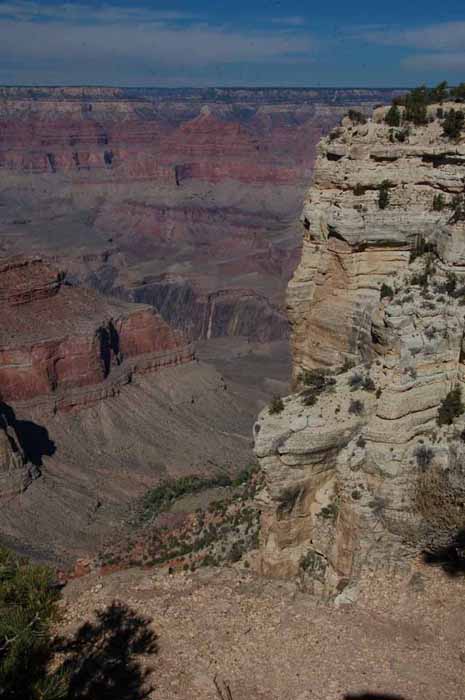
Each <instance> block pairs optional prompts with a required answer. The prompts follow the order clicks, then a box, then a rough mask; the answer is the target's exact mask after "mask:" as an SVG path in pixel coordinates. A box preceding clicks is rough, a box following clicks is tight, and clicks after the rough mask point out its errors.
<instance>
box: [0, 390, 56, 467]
mask: <svg viewBox="0 0 465 700" xmlns="http://www.w3.org/2000/svg"><path fill="white" fill-rule="evenodd" d="M1 412H2V414H3V415H4V416H5V418H6V420H7V423H8V425H11V427H12V428H14V430H15V432H16V435H17V436H18V440H19V444H20V445H21V448H22V450H23V452H24V454H25V457H26V459H27V461H28V462H30V463H31V464H33V465H34V466H36V467H41V466H42V458H43V457H51V456H52V455H53V454H55V452H56V445H55V443H54V442H53V440H51V439H50V436H49V434H48V430H47V429H46V428H44V427H43V426H42V425H39V424H38V423H34V422H33V421H30V420H19V419H18V418H16V414H15V412H14V410H13V409H12V408H11V406H8V405H7V404H4V403H2V404H1Z"/></svg>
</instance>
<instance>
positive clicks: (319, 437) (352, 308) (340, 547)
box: [255, 104, 465, 600]
mask: <svg viewBox="0 0 465 700" xmlns="http://www.w3.org/2000/svg"><path fill="white" fill-rule="evenodd" d="M452 107H456V105H452V104H444V105H441V108H442V110H443V112H446V111H447V110H448V109H450V108H452ZM438 109H439V105H431V106H430V107H429V108H428V117H429V121H428V123H427V124H426V125H423V126H414V125H412V124H409V125H406V124H404V125H402V127H399V128H391V127H389V126H388V125H387V124H386V122H385V121H384V117H385V113H386V109H385V108H380V109H377V110H375V111H374V113H373V118H372V119H370V120H369V121H368V123H366V124H356V123H353V122H352V121H351V120H350V119H348V118H345V119H344V120H343V122H342V126H341V127H340V128H338V129H337V130H335V131H333V132H332V133H331V134H330V136H329V137H328V138H326V139H323V141H322V142H321V143H320V146H319V156H318V159H317V163H316V167H315V175H314V181H313V184H312V187H311V189H310V191H309V193H308V195H307V198H306V201H305V206H304V210H303V216H302V221H303V227H304V235H303V250H302V258H301V262H300V264H299V266H298V268H297V270H296V273H295V275H294V277H293V279H292V281H291V283H290V285H289V289H288V308H289V315H290V319H291V323H292V351H293V358H294V370H293V374H294V385H295V393H294V394H292V395H291V396H288V397H287V398H285V399H284V404H283V410H282V411H281V412H279V406H278V412H276V413H274V414H271V413H270V411H269V410H268V409H265V410H264V411H263V412H262V414H261V415H260V417H259V419H258V421H257V423H256V425H255V449H256V454H257V456H258V457H259V459H260V462H261V464H262V466H263V468H264V471H265V474H266V489H265V491H264V493H263V494H262V500H263V503H264V517H263V525H264V535H263V546H262V556H261V566H262V569H263V571H264V572H266V573H270V574H275V575H297V574H298V575H300V576H302V577H305V578H308V579H309V580H311V581H312V583H313V585H314V587H315V588H316V589H318V590H319V591H321V592H325V593H328V594H332V595H337V594H340V597H341V600H342V599H350V596H351V595H352V593H351V591H352V589H353V587H354V586H355V585H356V582H357V580H358V579H359V577H360V575H361V572H362V571H363V570H364V569H367V568H369V569H373V568H377V567H385V566H391V565H400V566H404V565H405V563H406V562H407V561H408V555H410V554H412V552H415V551H417V548H418V547H420V546H422V545H424V542H425V538H429V537H430V536H434V533H435V531H437V530H441V528H443V526H444V530H447V527H446V526H445V520H448V523H449V525H448V527H449V528H450V532H453V531H454V526H458V524H459V523H460V504H459V503H458V502H453V504H452V506H451V504H450V503H449V506H450V507H449V511H448V513H447V514H445V513H444V512H442V513H441V512H440V510H441V508H440V507H439V508H436V506H434V507H433V506H431V507H428V505H427V504H428V498H430V497H431V490H433V491H434V493H433V496H434V494H436V496H437V498H433V501H434V500H435V501H436V504H437V502H438V501H440V500H441V499H442V498H445V500H447V498H446V491H447V492H449V494H450V493H451V491H453V484H452V482H453V481H454V480H455V483H456V487H457V488H456V491H455V493H460V492H461V489H462V487H463V483H465V482H464V479H465V475H464V474H463V472H462V467H461V459H462V456H463V453H464V445H463V439H462V437H461V430H462V428H463V418H462V417H460V416H459V417H457V418H456V419H455V420H452V419H451V420H450V423H451V424H450V425H449V424H447V423H448V422H449V421H448V420H447V421H445V423H446V424H443V425H438V409H439V408H440V405H441V402H442V401H443V400H444V399H445V397H446V396H447V395H449V392H450V391H451V390H452V389H454V388H455V389H457V388H458V389H460V388H461V387H462V385H463V382H464V378H465V372H464V370H465V367H464V355H463V337H464V329H465V321H464V316H465V306H464V302H465V256H464V251H465V248H464V243H465V213H464V212H465V210H464V208H463V193H464V191H465V138H464V137H463V135H462V138H459V139H458V140H456V141H451V140H450V139H449V138H447V137H446V136H445V135H444V132H443V128H442V124H441V119H440V118H439V116H438V115H441V112H438ZM382 191H385V192H387V201H386V196H385V195H383V197H384V201H383V198H382V196H381V192H382ZM450 398H451V397H450V395H449V399H448V400H450ZM456 413H457V414H459V413H460V409H459V410H458V411H456ZM439 422H440V423H444V421H441V420H440V421H439ZM434 484H435V486H434ZM432 485H433V486H432ZM428 488H429V489H430V492H429V493H428ZM441 490H442V493H439V492H440V491H441ZM459 500H460V499H459ZM462 500H463V499H462ZM452 501H453V499H452ZM456 501H457V499H456ZM429 502H430V503H431V498H430V501H429ZM462 507H463V503H462ZM454 509H455V510H454ZM441 519H442V520H441ZM343 591H344V592H343Z"/></svg>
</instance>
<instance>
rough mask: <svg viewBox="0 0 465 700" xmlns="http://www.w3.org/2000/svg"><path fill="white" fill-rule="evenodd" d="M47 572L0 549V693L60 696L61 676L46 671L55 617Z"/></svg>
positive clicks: (8, 697) (44, 698) (4, 698)
mask: <svg viewBox="0 0 465 700" xmlns="http://www.w3.org/2000/svg"><path fill="white" fill-rule="evenodd" d="M53 584H54V581H53V574H52V572H51V571H50V570H49V569H48V568H47V567H44V566H35V565H32V564H30V563H28V562H27V561H25V560H23V559H19V558H18V557H16V556H15V555H14V554H12V553H11V552H8V551H7V550H6V549H3V548H0V698H1V700H13V699H14V700H19V698H21V700H62V699H63V698H65V697H66V693H67V684H66V678H65V677H64V676H63V675H62V674H60V673H53V672H49V670H48V665H49V662H50V659H51V655H52V652H51V649H52V645H51V632H50V628H51V624H52V622H53V621H54V620H56V619H57V614H58V608H57V602H58V592H57V590H56V587H55V586H54V585H53Z"/></svg>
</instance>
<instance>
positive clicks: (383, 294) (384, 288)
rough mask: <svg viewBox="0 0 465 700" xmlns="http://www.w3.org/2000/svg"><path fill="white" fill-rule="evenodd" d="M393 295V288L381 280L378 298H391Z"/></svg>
mask: <svg viewBox="0 0 465 700" xmlns="http://www.w3.org/2000/svg"><path fill="white" fill-rule="evenodd" d="M393 297H394V290H393V289H392V287H390V286H389V285H388V284H386V283H385V282H383V284H382V285H381V289H380V298H381V299H393Z"/></svg>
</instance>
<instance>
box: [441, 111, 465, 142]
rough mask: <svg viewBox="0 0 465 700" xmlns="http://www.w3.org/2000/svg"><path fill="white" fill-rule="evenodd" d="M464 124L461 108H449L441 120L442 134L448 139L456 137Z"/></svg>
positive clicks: (464, 117)
mask: <svg viewBox="0 0 465 700" xmlns="http://www.w3.org/2000/svg"><path fill="white" fill-rule="evenodd" d="M464 126H465V115H464V113H463V112H462V111H461V110H457V111H456V110H455V109H451V110H450V111H449V112H447V114H446V116H445V119H444V121H443V122H442V129H443V136H446V137H447V138H448V139H454V140H456V139H458V138H460V135H461V133H462V129H463V128H464Z"/></svg>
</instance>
